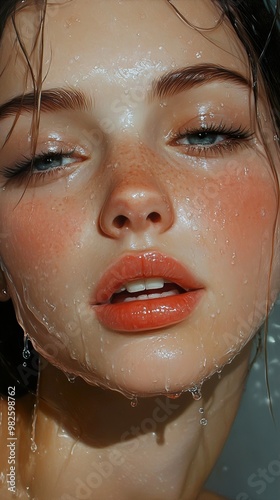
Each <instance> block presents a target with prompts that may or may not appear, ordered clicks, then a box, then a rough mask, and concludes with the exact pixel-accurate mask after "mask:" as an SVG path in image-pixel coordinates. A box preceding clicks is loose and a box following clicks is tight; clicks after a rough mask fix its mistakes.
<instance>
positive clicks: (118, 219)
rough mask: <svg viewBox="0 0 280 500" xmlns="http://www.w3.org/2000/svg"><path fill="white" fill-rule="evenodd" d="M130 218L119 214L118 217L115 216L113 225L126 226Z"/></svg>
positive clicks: (119, 227) (117, 226)
mask: <svg viewBox="0 0 280 500" xmlns="http://www.w3.org/2000/svg"><path fill="white" fill-rule="evenodd" d="M127 220H128V218H127V217H126V216H125V215H118V216H117V217H115V218H114V220H113V225H114V227H116V228H117V229H121V228H122V227H124V226H125V224H126V222H127Z"/></svg>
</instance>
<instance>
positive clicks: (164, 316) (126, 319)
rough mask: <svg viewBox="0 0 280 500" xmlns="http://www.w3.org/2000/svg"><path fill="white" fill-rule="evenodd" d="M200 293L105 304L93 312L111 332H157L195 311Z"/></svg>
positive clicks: (96, 307)
mask: <svg viewBox="0 0 280 500" xmlns="http://www.w3.org/2000/svg"><path fill="white" fill-rule="evenodd" d="M202 293H203V290H192V291H189V292H185V293H182V294H179V295H173V296H171V297H162V298H157V299H150V300H149V299H147V300H135V301H133V302H122V303H118V304H104V305H100V306H95V307H94V309H95V312H96V315H97V318H98V320H99V321H100V323H101V324H102V325H103V326H105V327H106V328H108V329H110V330H116V331H120V332H142V331H145V330H156V329H158V328H164V327H168V326H171V325H175V324H176V323H180V322H181V321H183V320H184V319H186V318H187V317H188V316H189V315H190V314H191V313H192V312H193V310H194V309H195V308H196V306H197V304H198V301H199V300H200V298H201V295H202Z"/></svg>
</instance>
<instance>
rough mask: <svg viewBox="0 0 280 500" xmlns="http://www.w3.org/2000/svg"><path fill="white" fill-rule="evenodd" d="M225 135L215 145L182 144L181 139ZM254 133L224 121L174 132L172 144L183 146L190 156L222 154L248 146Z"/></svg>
mask: <svg viewBox="0 0 280 500" xmlns="http://www.w3.org/2000/svg"><path fill="white" fill-rule="evenodd" d="M219 135H222V136H225V139H223V140H221V141H220V142H218V143H217V144H213V145H204V146H203V145H192V144H180V143H179V141H180V140H181V139H186V138H191V137H195V136H197V137H199V136H201V138H202V136H204V138H207V137H211V136H213V137H214V136H219ZM253 135H254V134H253V133H252V132H251V131H250V130H249V129H247V128H246V127H241V126H240V127H238V128H234V127H233V126H231V127H228V126H226V125H225V124H223V123H220V125H218V126H217V125H215V124H211V125H203V126H202V127H200V128H198V129H185V130H182V131H180V132H179V133H175V134H172V136H171V141H170V144H171V145H172V146H174V145H177V146H181V147H182V148H184V149H185V150H186V154H187V155H189V156H205V157H207V156H213V157H214V156H215V155H217V154H219V155H222V154H223V153H224V152H232V151H233V150H234V148H237V147H241V146H246V145H247V143H248V142H249V141H250V139H252V137H253Z"/></svg>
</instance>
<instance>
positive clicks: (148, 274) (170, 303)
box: [92, 252, 204, 332]
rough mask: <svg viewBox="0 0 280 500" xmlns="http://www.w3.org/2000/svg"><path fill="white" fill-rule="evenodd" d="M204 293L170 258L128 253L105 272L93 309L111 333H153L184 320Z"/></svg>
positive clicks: (156, 253) (193, 278) (158, 254)
mask: <svg viewBox="0 0 280 500" xmlns="http://www.w3.org/2000/svg"><path fill="white" fill-rule="evenodd" d="M203 290H204V287H203V286H202V284H201V283H199V282H198V280H196V279H195V277H194V276H193V275H192V274H191V273H190V272H189V271H188V270H187V269H186V268H185V267H184V266H182V264H180V263H179V262H178V261H177V260H176V259H174V258H173V257H169V256H167V255H164V254H161V253H159V252H144V253H139V254H127V255H125V256H123V257H121V258H120V259H118V260H117V261H116V262H115V263H113V264H112V265H111V266H110V267H109V268H108V269H107V270H106V271H105V273H104V274H103V276H102V277H101V279H100V281H99V283H98V285H97V288H96V294H95V297H94V300H93V301H92V306H93V307H94V310H95V313H96V315H97V318H98V320H99V321H100V323H101V324H102V325H104V326H105V327H106V328H108V329H110V330H116V331H121V332H141V331H145V330H155V329H157V328H163V327H168V326H170V325H173V324H176V323H179V322H180V321H183V320H184V319H185V318H187V317H188V316H189V315H190V314H191V312H192V311H193V310H194V309H195V307H196V305H197V303H198V301H199V299H200V298H201V296H202V294H203Z"/></svg>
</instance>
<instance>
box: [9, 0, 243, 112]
mask: <svg viewBox="0 0 280 500" xmlns="http://www.w3.org/2000/svg"><path fill="white" fill-rule="evenodd" d="M173 3H174V5H175V6H176V9H177V10H178V11H179V12H180V13H181V14H182V15H183V16H184V17H185V18H186V20H187V21H188V23H189V24H187V23H185V22H184V21H182V19H180V18H179V17H178V16H177V15H176V13H175V11H174V10H173V9H172V7H171V6H170V4H169V3H168V1H167V0H106V1H104V0H68V1H63V2H58V3H57V2H56V3H51V2H48V5H47V12H46V19H45V32H44V59H43V76H44V77H45V79H44V87H49V86H53V85H65V83H66V84H68V85H71V86H86V85H87V84H88V83H89V84H90V85H91V84H92V80H93V78H94V79H95V81H96V89H95V90H96V91H98V88H99V90H100V89H102V86H103V84H104V81H106V83H109V84H111V85H113V84H114V83H116V82H117V83H118V84H119V83H121V84H123V85H125V84H126V82H127V81H130V82H131V81H133V80H137V82H138V83H145V84H148V83H149V81H150V80H151V79H152V78H154V77H155V76H157V74H161V73H163V72H165V71H167V70H170V69H172V68H177V67H185V66H189V65H195V64H203V63H210V64H216V65H221V66H224V67H227V68H229V69H232V70H234V71H238V72H239V73H241V74H243V75H244V76H245V77H248V72H249V70H248V61H247V57H246V55H245V52H244V50H243V47H242V45H241V44H240V42H239V41H238V39H237V37H236V35H235V34H234V32H233V30H232V28H231V27H230V26H229V24H228V22H227V21H226V20H223V22H222V23H221V24H220V23H219V20H220V16H221V12H220V11H219V9H218V8H217V6H215V5H214V3H213V2H212V1H211V0H187V1H186V0H174V2H173ZM37 14H38V13H37ZM37 14H36V12H35V11H34V10H32V7H28V8H26V9H22V11H21V12H20V14H18V15H17V23H18V27H19V31H20V33H21V34H22V38H23V41H24V44H25V46H26V48H27V53H31V52H32V49H33V44H34V36H35V34H36V30H37V27H38V19H37V17H36V16H37ZM195 27H197V29H196V28H195ZM209 28H212V29H209ZM14 39H15V36H14V34H13V28H12V27H11V25H8V29H7V33H6V39H4V40H5V42H4V44H3V48H2V54H1V60H2V64H1V65H4V66H5V72H4V74H3V80H2V88H3V90H4V94H3V98H1V102H3V101H5V100H6V99H8V98H9V97H11V95H13V94H17V93H20V92H22V91H23V86H24V88H25V90H26V79H25V76H24V75H25V72H26V61H25V60H24V57H23V55H22V54H21V53H20V51H19V50H16V49H15V48H14V47H15V45H14ZM33 55H34V52H33ZM34 61H35V62H33V64H34V66H36V61H38V58H37V59H36V56H35V57H34ZM15 63H16V64H15ZM35 71H36V69H35ZM15 72H16V73H17V78H16V79H15V78H14V76H15ZM11 81H12V82H13V84H12V86H11ZM5 83H6V85H5ZM27 87H30V90H31V89H32V82H31V79H29V83H28V84H27ZM27 90H28V89H27ZM6 94H7V95H6Z"/></svg>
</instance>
